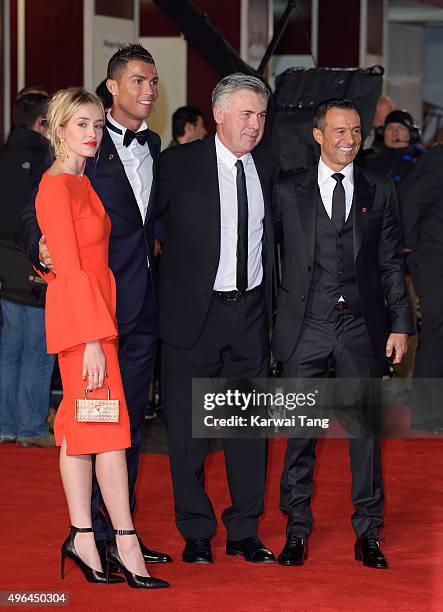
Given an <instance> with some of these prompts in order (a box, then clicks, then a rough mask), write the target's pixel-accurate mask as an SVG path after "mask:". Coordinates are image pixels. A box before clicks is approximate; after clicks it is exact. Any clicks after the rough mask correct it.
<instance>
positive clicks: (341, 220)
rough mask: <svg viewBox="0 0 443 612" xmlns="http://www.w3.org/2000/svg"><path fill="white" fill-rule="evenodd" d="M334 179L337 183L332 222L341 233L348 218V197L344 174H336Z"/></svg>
mask: <svg viewBox="0 0 443 612" xmlns="http://www.w3.org/2000/svg"><path fill="white" fill-rule="evenodd" d="M332 178H333V179H334V180H336V181H337V184H336V186H335V187H334V192H333V194H332V214H331V221H332V223H333V224H334V225H335V229H336V230H337V232H341V230H342V229H343V225H344V224H345V218H346V196H345V188H344V187H343V183H342V181H343V179H344V178H345V175H344V174H340V173H339V172H336V173H335V174H332Z"/></svg>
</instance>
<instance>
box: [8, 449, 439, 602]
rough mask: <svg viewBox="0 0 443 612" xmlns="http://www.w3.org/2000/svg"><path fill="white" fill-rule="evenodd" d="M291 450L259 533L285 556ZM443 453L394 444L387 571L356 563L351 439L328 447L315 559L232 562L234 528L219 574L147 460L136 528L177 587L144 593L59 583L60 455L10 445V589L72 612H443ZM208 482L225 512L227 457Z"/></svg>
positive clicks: (221, 535) (63, 529)
mask: <svg viewBox="0 0 443 612" xmlns="http://www.w3.org/2000/svg"><path fill="white" fill-rule="evenodd" d="M283 449H284V442H283V441H273V442H272V443H271V453H270V466H269V467H270V469H269V480H268V481H269V486H268V489H269V490H268V496H267V504H266V513H265V516H264V518H263V520H262V523H261V528H260V535H261V537H262V539H263V540H264V542H265V543H266V544H267V546H269V547H271V548H272V549H273V550H274V552H276V553H278V552H279V551H280V549H281V547H282V545H283V542H284V525H285V521H284V517H283V516H282V515H281V514H280V512H279V510H278V486H279V476H280V471H281V464H282V453H283ZM442 451H443V440H441V439H440V440H421V439H413V440H398V439H397V440H388V441H386V442H385V443H384V453H383V457H384V468H385V469H384V473H385V484H386V498H387V499H386V510H387V511H386V527H385V529H384V536H385V542H384V544H383V548H384V551H385V553H386V555H387V557H388V559H389V561H390V569H389V570H387V571H380V570H373V569H368V568H363V566H362V565H361V564H359V563H357V562H356V561H354V560H353V556H352V547H353V534H352V530H351V526H350V515H351V512H352V508H351V504H350V501H349V486H350V481H349V471H348V458H347V450H346V443H345V442H343V441H342V440H327V441H324V442H323V443H321V444H320V445H319V453H318V455H319V461H318V474H317V483H318V486H317V491H316V496H315V499H314V512H315V516H316V525H315V530H314V533H313V535H312V537H311V538H310V548H309V555H310V556H309V559H308V561H307V563H306V565H305V566H303V567H300V568H286V567H280V566H278V565H270V566H263V567H259V566H255V565H252V564H249V563H246V562H244V561H242V560H240V559H236V558H230V557H226V555H225V554H224V542H225V531H224V528H223V526H221V527H220V528H219V531H218V534H217V536H216V537H215V538H214V542H213V550H214V556H215V564H214V565H213V566H197V567H193V566H188V565H186V564H184V563H182V562H181V561H180V560H179V559H180V553H181V549H182V545H183V544H182V541H181V538H180V536H179V534H178V532H177V531H176V529H175V526H174V523H173V518H172V517H173V514H172V495H171V485H170V477H169V466H168V459H167V457H165V456H158V455H144V456H143V467H142V472H141V477H140V481H139V488H138V500H139V502H138V503H139V506H138V508H139V510H138V515H137V521H136V523H137V528H138V530H139V532H140V533H141V534H142V536H143V539H144V541H145V542H146V543H147V544H148V545H149V546H151V547H152V548H157V549H160V550H165V551H167V552H169V553H171V554H172V555H173V556H174V558H175V562H174V563H173V564H170V565H166V566H161V567H158V566H157V567H155V566H151V571H152V573H153V574H154V575H158V576H159V577H161V578H164V579H167V580H169V581H170V582H171V584H172V587H173V588H171V589H167V590H162V591H145V592H139V591H136V590H133V589H129V588H128V587H127V586H126V585H115V586H101V585H90V584H88V583H87V582H85V581H84V580H83V578H82V576H81V574H80V572H79V571H78V570H77V569H76V568H75V567H74V566H73V565H72V564H71V563H70V562H69V561H68V566H67V575H66V578H65V580H64V581H61V580H60V579H59V571H60V570H59V562H60V561H59V549H60V544H61V542H62V540H63V539H64V538H65V536H66V534H67V525H68V523H69V519H68V516H67V511H66V506H65V501H64V497H63V492H62V487H61V483H60V478H59V473H58V461H57V457H58V450H56V449H50V450H44V449H21V448H16V447H14V446H9V445H8V446H6V445H2V447H1V448H0V476H1V492H2V500H1V506H0V526H1V528H0V536H1V540H0V559H1V584H0V590H3V591H4V590H9V589H11V590H27V591H32V590H40V591H41V590H49V591H61V590H63V589H65V590H66V591H68V592H69V594H70V609H71V610H82V611H87V612H89V611H91V612H92V611H96V610H100V611H102V610H103V611H105V610H106V611H107V610H118V611H126V610H128V611H131V612H135V611H137V610H148V611H154V610H156V611H157V610H159V611H168V612H169V611H171V612H173V611H175V610H179V611H186V612H188V611H191V610H194V609H197V610H199V611H206V610H208V611H209V610H211V611H218V610H224V611H231V610H238V611H240V612H246V611H254V612H257V611H258V612H262V611H268V610H269V611H271V610H272V611H282V612H283V611H285V612H286V611H288V610H303V611H315V612H318V611H323V610H325V611H326V610H349V611H354V610H356V611H357V610H358V611H366V610H377V612H380V611H385V610H386V611H387V610H393V609H397V610H399V611H400V610H401V611H402V612H403V611H405V610H423V611H425V610H426V611H429V610H436V611H437V610H443V589H442V583H443V494H442V493H443V491H442V489H443V485H442ZM207 481H208V489H209V492H210V494H211V497H212V500H213V502H214V507H215V508H216V511H217V513H218V515H220V512H221V510H222V509H223V507H225V505H226V504H227V503H228V492H227V487H226V479H225V476H224V463H223V455H222V453H217V454H215V455H213V456H211V457H210V459H209V461H208V466H207ZM45 609H49V608H45ZM52 609H53V608H52Z"/></svg>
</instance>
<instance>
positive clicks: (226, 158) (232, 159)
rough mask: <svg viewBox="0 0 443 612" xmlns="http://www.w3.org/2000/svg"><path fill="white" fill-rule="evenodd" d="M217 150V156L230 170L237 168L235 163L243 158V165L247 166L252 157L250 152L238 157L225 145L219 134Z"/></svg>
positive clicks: (216, 138)
mask: <svg viewBox="0 0 443 612" xmlns="http://www.w3.org/2000/svg"><path fill="white" fill-rule="evenodd" d="M215 150H216V153H217V158H218V159H219V160H221V161H222V162H223V163H224V164H225V166H227V167H228V168H229V170H232V169H233V168H235V164H236V163H237V161H238V160H239V159H241V161H242V162H243V165H244V166H246V165H247V164H248V163H249V160H250V158H251V154H250V153H246V154H245V155H242V157H236V156H235V155H234V153H232V152H231V151H230V150H229V149H228V148H227V147H225V145H224V144H223V143H222V141H221V140H220V138H219V137H218V135H217V134H216V135H215Z"/></svg>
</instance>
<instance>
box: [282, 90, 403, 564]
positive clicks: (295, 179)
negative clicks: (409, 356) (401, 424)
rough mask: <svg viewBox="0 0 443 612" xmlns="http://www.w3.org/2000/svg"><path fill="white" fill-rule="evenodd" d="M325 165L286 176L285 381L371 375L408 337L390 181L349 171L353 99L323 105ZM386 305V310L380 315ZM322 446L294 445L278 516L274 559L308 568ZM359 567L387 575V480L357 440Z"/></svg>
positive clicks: (376, 456) (372, 443) (354, 143)
mask: <svg viewBox="0 0 443 612" xmlns="http://www.w3.org/2000/svg"><path fill="white" fill-rule="evenodd" d="M313 136H314V138H315V140H316V141H317V142H318V143H319V145H320V149H321V157H320V160H319V163H318V165H316V166H315V167H312V168H310V169H309V170H302V171H300V172H295V173H293V174H286V175H282V177H280V179H279V181H278V184H277V185H276V189H275V222H276V227H277V231H278V232H281V231H282V232H283V236H284V238H283V240H284V246H285V256H284V266H283V276H282V281H281V287H280V289H279V301H278V309H277V318H276V326H275V331H274V336H273V343H274V352H275V355H276V357H277V359H279V360H280V361H282V362H283V368H284V374H285V376H286V377H290V378H311V377H324V378H326V377H327V376H328V373H329V370H330V368H331V367H334V369H335V376H336V377H337V378H376V377H380V376H381V375H382V372H383V362H384V359H385V356H388V357H391V358H392V360H393V363H399V362H400V361H401V358H402V356H403V354H404V353H405V352H406V342H407V334H408V333H413V327H412V322H411V313H410V305H409V301H408V297H407V292H406V288H405V283H404V268H403V258H402V254H401V245H400V231H399V228H398V226H397V223H396V221H395V217H394V213H393V210H394V206H393V199H394V198H395V188H394V186H393V184H392V183H391V182H389V181H388V180H386V179H383V178H381V177H377V176H376V175H372V174H369V173H366V172H364V171H362V170H361V169H360V168H357V167H355V166H354V165H353V160H354V158H355V156H356V155H357V153H358V150H359V148H360V144H361V127H360V117H359V114H358V112H357V110H356V108H355V106H354V104H353V103H352V102H350V101H348V100H343V99H339V100H327V101H325V102H324V103H322V104H320V105H319V107H318V108H317V111H316V113H315V118H314V130H313ZM385 300H386V303H387V308H386V307H385ZM315 445H316V439H313V438H306V439H296V438H293V439H290V440H289V441H288V447H287V452H286V458H285V465H284V471H283V475H282V479H281V499H280V507H281V509H282V511H283V512H284V513H285V514H286V515H287V516H288V523H287V540H286V544H285V547H284V549H283V551H282V553H281V554H280V556H279V559H278V560H279V562H280V563H282V564H284V565H301V564H302V563H303V562H304V559H305V558H306V538H307V537H308V535H309V532H310V529H311V526H312V521H313V516H312V512H311V509H310V499H311V494H312V488H313V475H314V466H315ZM349 453H350V457H351V471H352V501H353V504H354V507H355V512H354V514H353V517H352V525H353V528H354V531H355V533H356V536H357V541H356V545H355V554H356V559H362V560H363V563H364V565H368V566H371V567H379V568H385V567H387V563H386V559H385V558H384V556H383V553H382V551H381V549H380V547H379V543H378V528H379V527H380V526H381V525H382V513H383V483H382V472H381V458H380V448H379V441H378V440H377V439H372V438H350V439H349Z"/></svg>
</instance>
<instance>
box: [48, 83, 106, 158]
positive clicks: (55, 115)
mask: <svg viewBox="0 0 443 612" xmlns="http://www.w3.org/2000/svg"><path fill="white" fill-rule="evenodd" d="M85 104H95V105H96V106H98V108H99V109H100V111H101V112H102V114H103V119H104V116H105V109H104V107H103V103H102V101H101V100H100V98H99V97H97V96H96V95H95V94H93V93H90V92H89V91H86V89H83V88H82V87H69V88H68V89H61V90H60V91H57V93H55V94H54V95H53V96H52V98H51V100H50V102H49V104H48V109H47V113H46V117H47V121H48V131H47V137H48V138H49V141H50V142H51V146H52V149H53V152H54V155H55V156H56V157H57V155H58V151H59V148H60V138H59V137H58V136H57V129H58V128H59V127H66V125H67V124H68V122H69V120H70V119H71V117H73V116H74V115H75V113H76V112H77V111H78V110H79V109H80V108H81V107H82V106H84V105H85Z"/></svg>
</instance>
